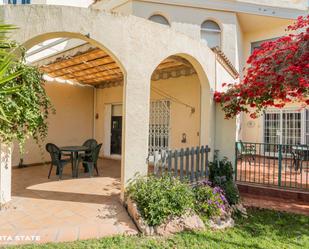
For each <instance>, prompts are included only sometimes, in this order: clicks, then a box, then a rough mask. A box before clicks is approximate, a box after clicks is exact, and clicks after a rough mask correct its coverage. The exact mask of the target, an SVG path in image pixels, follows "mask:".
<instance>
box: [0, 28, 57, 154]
mask: <svg viewBox="0 0 309 249" xmlns="http://www.w3.org/2000/svg"><path fill="white" fill-rule="evenodd" d="M1 27H6V25H2V26H1V25H0V35H1V34H7V32H8V31H10V30H12V29H13V27H12V26H8V27H9V28H7V29H5V30H4V31H5V32H4V33H2V32H1ZM12 44H13V45H12ZM16 50H23V49H22V48H21V47H20V46H18V44H16V42H14V41H10V40H8V39H7V37H6V35H5V36H1V40H0V143H7V144H10V143H11V142H13V141H14V140H17V141H18V142H19V143H20V145H21V148H23V144H24V142H25V140H26V139H27V138H29V137H32V138H34V139H35V140H36V141H37V142H39V140H41V139H44V138H45V137H46V135H47V118H48V115H49V113H50V112H51V110H53V109H52V106H51V103H50V100H49V98H48V96H47V94H46V92H45V89H44V81H43V78H42V76H43V75H42V73H41V72H39V70H38V68H36V67H32V66H28V65H26V64H25V61H24V58H23V56H22V57H21V58H19V57H18V58H17V57H16V56H14V54H15V55H16V54H18V53H17V51H16ZM18 52H20V51H18ZM21 52H22V51H21ZM19 54H20V53H19ZM21 54H23V53H21ZM3 64H5V65H3ZM1 68H3V70H1Z"/></svg>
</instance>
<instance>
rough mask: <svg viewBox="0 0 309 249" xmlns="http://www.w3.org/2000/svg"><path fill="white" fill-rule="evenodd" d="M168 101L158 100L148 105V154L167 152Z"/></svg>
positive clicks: (168, 127)
mask: <svg viewBox="0 0 309 249" xmlns="http://www.w3.org/2000/svg"><path fill="white" fill-rule="evenodd" d="M170 106H171V105H170V101H168V100H159V101H152V102H151V103H150V120H149V154H151V155H152V154H153V152H154V151H162V150H167V149H168V148H169V136H170V112H171V111H170Z"/></svg>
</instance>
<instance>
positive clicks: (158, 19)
mask: <svg viewBox="0 0 309 249" xmlns="http://www.w3.org/2000/svg"><path fill="white" fill-rule="evenodd" d="M149 20H150V21H153V22H156V23H160V24H163V25H167V26H170V23H169V22H168V20H167V19H166V18H165V17H164V16H161V15H153V16H151V17H149Z"/></svg>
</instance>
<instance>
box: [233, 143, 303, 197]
mask: <svg viewBox="0 0 309 249" xmlns="http://www.w3.org/2000/svg"><path fill="white" fill-rule="evenodd" d="M235 154H236V162H235V179H236V181H238V182H245V183H253V184H261V185H268V186H273V187H280V188H294V189H301V190H306V191H309V145H296V144H294V145H284V144H266V143H248V142H237V143H236V145H235Z"/></svg>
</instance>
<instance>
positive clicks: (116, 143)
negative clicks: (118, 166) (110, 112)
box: [111, 116, 122, 155]
mask: <svg viewBox="0 0 309 249" xmlns="http://www.w3.org/2000/svg"><path fill="white" fill-rule="evenodd" d="M121 141H122V117H121V116H112V122H111V154H116V155H121Z"/></svg>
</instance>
